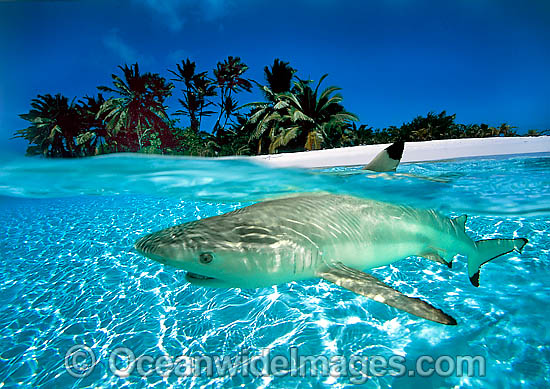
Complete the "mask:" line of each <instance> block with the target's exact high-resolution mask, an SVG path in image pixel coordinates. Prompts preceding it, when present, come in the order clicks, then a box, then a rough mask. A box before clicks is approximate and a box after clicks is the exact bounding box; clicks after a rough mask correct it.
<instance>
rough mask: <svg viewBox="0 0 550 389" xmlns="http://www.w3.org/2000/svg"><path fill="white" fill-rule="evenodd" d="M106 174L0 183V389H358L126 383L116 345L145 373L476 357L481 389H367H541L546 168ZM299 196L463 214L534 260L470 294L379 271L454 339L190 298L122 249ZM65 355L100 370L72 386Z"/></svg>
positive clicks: (378, 382) (279, 381) (201, 166)
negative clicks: (142, 363)
mask: <svg viewBox="0 0 550 389" xmlns="http://www.w3.org/2000/svg"><path fill="white" fill-rule="evenodd" d="M99 160H100V162H95V160H82V161H71V162H72V164H69V163H65V162H66V161H54V162H55V163H53V164H51V163H50V162H51V161H41V160H38V161H32V160H31V161H28V162H23V163H22V162H20V161H10V162H5V163H4V164H3V166H2V170H1V173H0V190H1V193H2V194H4V195H8V194H9V195H12V196H13V195H17V196H19V197H17V198H14V197H0V225H1V227H0V229H1V231H2V236H3V239H2V245H1V247H0V254H1V256H2V261H1V262H0V267H1V268H0V306H2V310H1V311H0V331H1V339H2V342H0V382H2V383H3V387H12V386H15V385H16V384H18V383H22V384H25V385H27V386H33V387H41V386H43V387H51V386H55V387H67V386H78V387H86V386H87V387H97V386H99V385H100V386H111V385H116V386H124V385H129V386H130V385H131V386H137V387H146V386H156V387H164V386H169V385H174V386H176V385H178V386H179V385H185V386H189V387H202V386H204V385H207V384H209V383H211V384H213V385H216V384H220V385H221V384H231V385H241V384H244V385H246V386H251V387H254V386H267V387H280V388H288V387H319V386H320V385H321V386H323V385H326V386H328V385H333V386H334V385H336V386H337V387H338V386H340V387H345V386H353V384H352V383H351V381H350V379H349V377H339V378H335V377H309V378H300V377H290V376H285V377H281V378H272V377H252V376H249V377H243V376H242V375H239V374H238V375H237V376H235V377H217V378H214V379H213V380H212V379H210V378H207V377H205V376H204V375H202V376H200V377H181V378H180V377H177V376H176V375H174V374H173V375H171V376H169V377H168V378H162V377H160V376H159V375H158V374H153V375H151V376H149V377H145V378H141V377H139V376H138V375H135V374H134V375H131V376H130V377H129V378H118V377H117V376H115V375H114V374H112V372H111V371H110V370H109V368H108V358H109V355H110V352H111V351H112V350H114V349H115V348H116V347H119V346H124V347H128V348H130V349H132V351H133V352H134V353H135V354H136V355H151V356H153V357H159V356H161V355H171V356H174V357H176V356H179V355H182V354H185V355H198V354H201V355H211V354H220V355H228V356H237V355H239V353H241V352H242V351H243V350H247V351H248V352H249V353H250V355H259V353H260V352H261V350H262V349H264V348H267V347H269V348H270V349H271V354H272V355H288V354H289V350H290V349H291V348H292V347H298V348H299V353H300V354H301V355H306V354H315V355H319V354H324V355H327V356H329V357H330V356H334V355H343V356H344V357H346V358H350V357H351V356H352V355H369V356H372V355H381V356H384V357H390V356H391V355H394V354H397V355H402V356H405V357H406V359H407V367H412V365H413V364H414V361H415V359H416V358H417V357H419V356H421V355H431V356H433V357H434V358H437V357H438V356H442V355H449V356H451V357H454V356H457V355H481V356H484V357H485V358H486V361H487V362H486V376H485V377H470V378H468V377H456V376H454V375H452V376H450V377H437V376H432V377H429V378H420V377H399V378H395V377H392V376H389V375H388V376H384V377H371V378H369V380H368V381H367V382H366V383H365V384H363V386H365V387H387V386H394V387H405V388H408V387H416V386H418V385H422V386H427V387H450V386H455V385H456V386H461V387H517V386H520V385H525V386H530V387H543V386H548V380H549V378H548V377H550V371H549V370H550V368H549V366H550V330H549V329H548V326H547V322H548V318H549V316H550V314H548V313H547V312H548V309H547V305H548V302H549V296H550V271H549V261H550V255H549V251H550V250H549V248H548V247H550V237H549V231H550V211H548V204H550V202H549V200H550V176H549V175H548V168H549V167H550V157H549V156H546V155H542V156H529V157H515V158H508V159H479V160H464V161H455V162H445V163H426V164H411V165H403V166H401V167H400V168H399V169H398V172H399V173H398V174H396V175H382V176H375V175H365V174H362V173H361V172H359V171H357V169H331V170H330V171H317V172H303V171H278V170H273V169H265V168H262V167H258V166H256V165H250V164H246V163H243V162H235V161H224V162H220V161H193V160H186V161H185V166H184V167H181V168H180V167H178V168H174V166H173V165H174V163H173V162H174V161H170V162H167V160H165V159H145V160H144V159H141V158H132V157H117V158H104V159H99ZM142 160H143V161H146V166H145V165H143V163H144V162H140V161H142ZM178 162H182V164H183V161H178ZM56 169H57V170H56ZM148 169H150V170H148ZM37 171H42V173H43V174H37V173H36V172H37ZM44 173H46V174H47V175H45V174H44ZM411 176H412V177H411ZM392 177H394V178H393V179H392ZM395 177H396V178H395ZM419 177H420V178H419ZM304 190H324V191H332V192H338V193H353V194H356V195H363V196H368V197H376V198H379V199H386V200H392V201H399V202H403V203H409V204H412V205H417V206H423V207H426V208H437V209H439V210H440V211H442V212H444V213H447V214H449V215H457V214H461V213H469V215H470V217H469V219H468V222H467V231H468V233H469V234H470V235H471V236H472V237H473V238H475V239H482V238H494V237H512V236H521V237H527V238H528V239H529V244H528V245H527V246H526V248H525V250H524V253H523V254H522V255H519V254H516V253H514V254H510V255H508V256H506V257H502V258H499V259H496V260H495V261H493V262H491V263H490V264H488V265H486V266H485V267H484V269H483V270H482V273H481V281H480V283H481V287H480V288H474V287H473V286H471V285H470V283H469V281H468V278H467V276H466V274H465V271H466V269H465V259H464V258H458V259H457V260H456V261H455V264H454V266H453V269H447V268H446V267H444V266H441V265H439V264H435V263H432V262H430V261H428V260H425V259H420V258H408V259H406V260H403V261H400V262H398V263H396V264H394V265H392V266H388V267H383V268H379V269H376V270H374V271H373V272H372V273H373V274H374V275H376V276H377V277H379V278H380V279H382V280H384V281H385V282H388V283H390V284H391V285H393V286H394V287H396V288H398V289H399V290H400V291H402V292H404V293H406V294H409V295H412V296H416V297H421V298H423V299H425V300H427V301H429V302H430V303H432V304H433V305H435V306H437V307H439V308H442V309H443V310H444V311H446V312H447V313H450V314H452V315H453V316H454V317H455V318H456V319H457V320H458V322H459V325H458V326H456V327H445V326H442V325H438V324H435V323H431V322H428V321H426V320H422V319H418V318H416V317H413V316H411V315H409V314H407V313H404V312H401V311H397V310H395V309H393V308H390V307H387V306H385V305H382V304H379V303H376V302H374V301H370V300H367V299H365V298H362V297H360V296H356V295H354V294H353V293H351V292H348V291H345V290H343V289H341V288H339V287H337V286H335V285H333V284H330V283H328V282H325V281H320V280H311V281H307V282H299V283H290V284H286V285H280V286H276V287H272V288H266V289H260V290H255V291H249V290H239V289H228V290H214V289H212V290H210V289H203V288H197V287H194V286H191V285H189V284H188V283H186V281H185V279H184V272H182V271H178V270H176V269H171V268H168V267H163V266H161V265H160V264H157V263H155V262H152V261H150V260H148V259H147V258H144V257H141V256H139V255H138V254H137V253H135V252H134V251H133V249H132V245H133V243H134V242H135V240H136V239H137V238H138V237H139V236H141V235H143V234H145V233H149V232H152V231H155V230H158V229H161V228H165V227H168V226H172V225H174V224H178V223H183V222H186V221H190V220H195V219H197V218H199V217H201V218H203V217H208V216H212V215H215V214H219V213H224V212H227V211H230V210H233V209H235V208H237V207H241V206H244V205H248V204H250V203H251V202H252V201H255V200H259V199H261V198H266V197H272V196H275V195H280V194H290V193H293V192H299V191H304ZM115 193H121V194H118V195H115ZM92 194H93V196H92ZM98 194H103V195H101V196H98ZM61 195H63V196H67V197H63V198H59V197H60V196H61ZM28 197H43V198H41V199H36V198H28ZM75 344H85V345H88V346H89V347H90V348H91V349H92V350H93V352H94V353H95V355H96V356H97V360H98V363H97V365H96V367H95V369H94V370H93V372H92V373H91V374H90V375H89V376H88V377H85V378H82V379H75V378H74V377H72V376H70V375H69V374H68V373H67V370H66V369H65V366H64V357H65V354H66V352H67V350H68V349H69V348H70V347H71V346H73V345H75Z"/></svg>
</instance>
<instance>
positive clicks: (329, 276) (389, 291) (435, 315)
mask: <svg viewBox="0 0 550 389" xmlns="http://www.w3.org/2000/svg"><path fill="white" fill-rule="evenodd" d="M317 275H318V276H319V277H321V278H323V279H325V280H327V281H330V282H333V283H335V284H336V285H338V286H341V287H342V288H346V289H348V290H351V291H352V292H354V293H357V294H360V295H362V296H365V297H368V298H370V299H373V300H375V301H378V302H381V303H383V304H387V305H390V306H392V307H394V308H397V309H401V310H402V311H405V312H408V313H411V314H413V315H416V316H419V317H422V318H424V319H428V320H431V321H435V322H437V323H441V324H447V325H456V320H455V319H453V318H452V317H451V316H449V315H447V314H446V313H445V312H443V311H442V310H441V309H438V308H435V307H434V306H432V305H430V304H428V303H427V302H425V301H422V300H420V299H419V298H414V297H408V296H406V295H404V294H403V293H401V292H399V291H397V290H395V289H393V288H392V287H391V286H389V285H386V284H385V283H383V282H382V281H380V280H379V279H377V278H376V277H373V276H371V275H370V274H367V273H363V272H362V271H359V270H356V269H352V268H350V267H348V266H345V265H344V264H342V263H340V262H338V263H335V264H333V265H332V266H331V267H329V268H328V269H325V270H323V271H321V272H319V273H318V274H317Z"/></svg>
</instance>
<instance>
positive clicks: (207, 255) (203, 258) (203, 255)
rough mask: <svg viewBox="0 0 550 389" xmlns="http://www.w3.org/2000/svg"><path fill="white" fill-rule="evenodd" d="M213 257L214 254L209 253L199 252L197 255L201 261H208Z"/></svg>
mask: <svg viewBox="0 0 550 389" xmlns="http://www.w3.org/2000/svg"><path fill="white" fill-rule="evenodd" d="M213 259H214V256H213V255H212V254H211V253H201V255H200V256H199V261H200V262H201V263H210V262H212V260H213Z"/></svg>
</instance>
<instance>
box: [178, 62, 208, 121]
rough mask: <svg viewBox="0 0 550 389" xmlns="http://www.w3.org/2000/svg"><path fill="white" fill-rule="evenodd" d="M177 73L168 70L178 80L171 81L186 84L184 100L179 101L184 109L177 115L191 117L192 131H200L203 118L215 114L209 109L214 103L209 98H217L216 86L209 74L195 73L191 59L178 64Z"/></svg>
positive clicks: (194, 66) (183, 90)
mask: <svg viewBox="0 0 550 389" xmlns="http://www.w3.org/2000/svg"><path fill="white" fill-rule="evenodd" d="M176 67H177V71H173V70H168V71H169V72H170V73H172V74H173V75H174V76H176V78H174V79H172V80H171V81H176V82H181V83H183V84H184V89H182V92H183V99H178V101H179V102H180V104H181V106H182V107H183V109H181V110H178V111H176V114H177V115H186V116H189V119H190V122H191V123H190V124H191V129H192V130H193V131H195V132H198V131H200V126H201V122H202V118H203V117H206V116H210V115H212V114H214V113H215V112H214V111H208V110H207V108H208V107H209V106H211V105H213V104H214V103H213V102H212V101H209V100H208V98H209V97H213V96H216V86H215V85H214V84H213V80H211V79H210V78H208V77H207V72H202V73H195V68H196V64H195V62H191V61H190V60H189V59H187V60H185V61H182V62H181V65H180V64H177V65H176Z"/></svg>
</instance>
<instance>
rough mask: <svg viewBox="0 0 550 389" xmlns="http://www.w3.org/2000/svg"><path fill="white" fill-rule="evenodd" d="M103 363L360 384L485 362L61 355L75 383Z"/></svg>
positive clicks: (189, 373) (85, 350)
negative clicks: (377, 378)
mask: <svg viewBox="0 0 550 389" xmlns="http://www.w3.org/2000/svg"><path fill="white" fill-rule="evenodd" d="M104 363H106V364H107V365H108V369H109V371H110V372H111V373H112V374H114V375H116V376H118V377H121V378H127V377H130V376H132V375H136V376H141V377H148V376H151V375H153V374H156V375H159V376H162V377H169V376H171V375H175V376H177V377H200V376H204V377H222V376H236V375H240V376H241V377H247V376H251V377H267V376H273V377H284V376H291V377H334V378H337V377H347V378H348V379H349V380H350V382H352V383H359V384H360V383H364V382H366V381H367V380H368V379H369V378H372V377H381V376H386V375H390V376H393V377H402V376H409V377H414V376H421V377H430V376H434V375H437V376H441V377H449V376H452V375H454V376H457V377H483V376H485V369H486V364H485V358H484V357H482V356H480V355H477V356H472V355H455V356H449V355H440V356H437V357H434V356H430V355H421V356H418V357H416V358H415V360H414V361H407V358H406V357H404V356H401V355H392V356H389V357H388V356H381V355H368V356H366V355H352V356H343V355H330V356H327V355H304V354H300V353H299V350H298V348H297V347H290V348H289V352H288V354H286V355H281V354H277V355H274V354H273V352H272V350H270V349H268V348H265V349H262V350H261V352H260V354H252V353H250V352H249V351H248V350H246V349H245V350H242V351H241V352H240V353H239V354H238V355H234V356H231V355H180V356H176V357H172V356H170V355H161V356H151V355H139V356H136V354H135V353H134V352H133V351H132V350H131V349H129V348H126V347H117V348H115V349H113V350H111V351H109V352H108V353H107V355H102V356H101V359H98V358H97V356H96V353H95V352H94V351H93V350H92V349H91V348H90V347H88V346H86V345H80V344H79V345H75V346H73V347H71V348H70V349H69V350H67V352H66V354H65V360H64V364H65V369H66V370H67V372H68V373H69V374H70V375H71V376H73V377H75V378H83V377H86V376H88V375H90V374H91V373H92V371H93V370H94V369H95V368H97V367H98V365H99V364H104Z"/></svg>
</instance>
